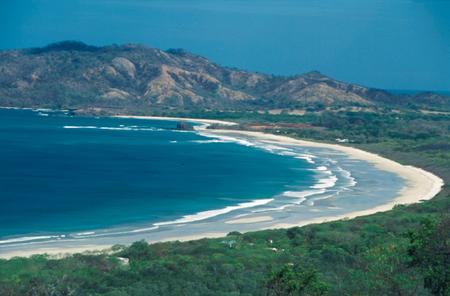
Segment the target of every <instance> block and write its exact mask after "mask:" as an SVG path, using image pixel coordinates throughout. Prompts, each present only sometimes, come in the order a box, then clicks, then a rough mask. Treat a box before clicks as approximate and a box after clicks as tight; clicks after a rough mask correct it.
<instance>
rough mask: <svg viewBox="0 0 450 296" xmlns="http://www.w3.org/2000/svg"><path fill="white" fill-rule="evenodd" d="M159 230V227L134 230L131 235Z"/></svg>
mask: <svg viewBox="0 0 450 296" xmlns="http://www.w3.org/2000/svg"><path fill="white" fill-rule="evenodd" d="M158 228H159V226H152V227H147V228H139V229H133V230H131V231H130V232H131V233H138V232H146V231H151V230H155V229H158Z"/></svg>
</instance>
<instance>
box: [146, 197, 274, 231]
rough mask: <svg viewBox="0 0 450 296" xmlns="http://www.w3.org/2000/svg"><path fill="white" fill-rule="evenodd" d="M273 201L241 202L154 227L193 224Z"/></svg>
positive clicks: (157, 224) (268, 199) (271, 199)
mask: <svg viewBox="0 0 450 296" xmlns="http://www.w3.org/2000/svg"><path fill="white" fill-rule="evenodd" d="M271 201H273V198H267V199H257V200H254V201H250V202H243V203H240V204H238V205H236V206H228V207H225V208H223V209H219V210H209V211H203V212H199V213H196V214H193V215H186V216H183V217H182V218H180V219H177V220H173V221H167V222H159V223H154V224H153V225H155V226H163V225H172V224H180V223H189V222H195V221H200V220H205V219H209V218H212V217H215V216H218V215H223V214H227V213H229V212H232V211H236V210H240V209H246V208H253V207H257V206H262V205H265V204H268V203H269V202H271Z"/></svg>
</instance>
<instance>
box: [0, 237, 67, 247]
mask: <svg viewBox="0 0 450 296" xmlns="http://www.w3.org/2000/svg"><path fill="white" fill-rule="evenodd" d="M52 238H60V236H57V235H43V236H24V237H18V238H11V239H5V240H0V245H1V244H11V243H20V242H29V241H35V240H44V239H52Z"/></svg>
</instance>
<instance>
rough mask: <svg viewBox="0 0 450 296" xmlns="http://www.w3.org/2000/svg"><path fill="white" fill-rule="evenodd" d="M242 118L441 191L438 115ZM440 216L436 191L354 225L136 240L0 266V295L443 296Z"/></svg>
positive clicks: (448, 233) (449, 154)
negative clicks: (96, 251)
mask: <svg viewBox="0 0 450 296" xmlns="http://www.w3.org/2000/svg"><path fill="white" fill-rule="evenodd" d="M204 115H205V114H203V116H204ZM211 116H212V115H211ZM215 117H217V116H215ZM224 117H225V116H224ZM230 117H231V116H230ZM247 117H250V120H249V121H248V122H245V123H243V124H244V125H245V124H249V122H252V121H258V122H264V123H267V124H278V126H276V128H275V129H276V131H275V130H272V132H282V133H286V134H289V135H292V136H300V137H307V138H312V139H319V140H325V141H333V140H334V138H336V137H340V138H346V139H349V142H350V145H353V146H356V147H361V148H363V149H366V150H370V151H374V152H377V153H380V154H382V155H384V156H386V157H389V158H392V159H395V160H397V161H400V162H401V163H404V164H411V165H417V166H420V167H422V168H424V169H427V170H429V171H432V172H434V173H436V174H438V175H439V176H440V177H442V178H443V179H444V181H445V182H446V184H449V182H450V169H449V168H450V149H449V143H450V141H449V140H450V138H449V134H450V118H449V116H448V115H423V114H419V113H408V114H398V113H396V114H392V113H390V114H366V113H346V112H342V113H316V114H315V115H310V116H309V115H307V116H304V117H300V116H297V117H294V116H284V115H278V116H263V115H255V117H253V118H252V117H251V116H247ZM281 122H296V123H301V124H304V126H305V127H304V128H299V126H296V127H295V128H292V126H291V127H289V128H286V126H283V125H281V124H280V123H281ZM332 122H334V124H331V123H332ZM269 130H270V129H269ZM449 213H450V188H449V187H448V185H446V187H444V189H443V191H442V192H441V193H440V194H439V195H438V196H437V197H435V198H433V199H432V200H430V201H426V202H423V203H420V204H414V205H410V206H397V207H395V208H394V209H393V210H391V211H389V212H385V213H378V214H375V215H371V216H366V217H359V218H356V219H353V220H343V221H337V222H329V223H324V224H317V225H309V226H305V227H301V228H292V229H287V230H270V231H260V232H253V233H245V234H240V233H230V234H229V235H228V236H227V237H225V238H219V239H203V240H198V241H191V242H183V243H181V242H170V243H158V244H153V245H148V244H147V243H145V242H136V243H134V244H133V245H132V246H130V247H127V248H123V247H120V246H117V247H115V253H114V254H109V255H108V254H103V255H86V254H85V255H81V254H77V255H73V256H70V257H66V258H64V259H59V260H55V259H51V258H49V257H46V256H44V255H41V256H33V257H31V258H28V259H27V258H14V259H11V260H0V295H2V296H3V295H450V215H449ZM127 259H129V260H127Z"/></svg>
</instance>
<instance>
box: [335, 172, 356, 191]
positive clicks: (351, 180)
mask: <svg viewBox="0 0 450 296" xmlns="http://www.w3.org/2000/svg"><path fill="white" fill-rule="evenodd" d="M337 170H338V171H339V172H340V173H341V174H342V175H343V176H344V178H346V179H348V180H349V184H348V185H347V186H348V187H354V186H356V184H358V182H357V181H356V179H355V177H353V176H352V173H351V172H350V171H347V170H344V169H343V168H341V167H338V168H337Z"/></svg>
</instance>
